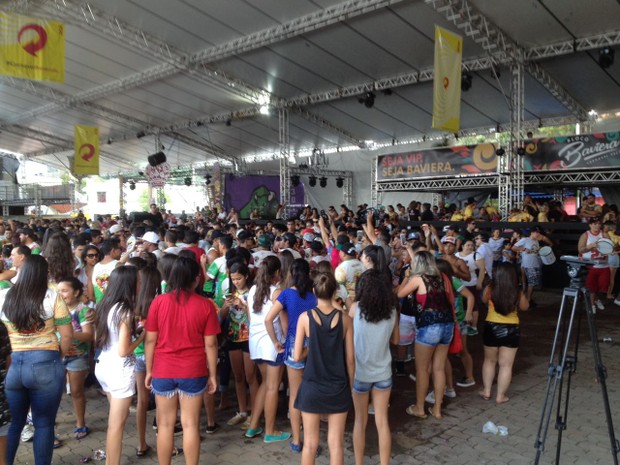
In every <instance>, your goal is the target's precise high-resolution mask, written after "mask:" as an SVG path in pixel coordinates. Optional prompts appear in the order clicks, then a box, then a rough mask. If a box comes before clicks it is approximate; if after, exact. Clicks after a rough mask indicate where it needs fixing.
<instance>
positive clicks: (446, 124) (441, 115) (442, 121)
mask: <svg viewBox="0 0 620 465" xmlns="http://www.w3.org/2000/svg"><path fill="white" fill-rule="evenodd" d="M462 54H463V38H462V37H461V36H458V35H456V34H453V33H451V32H450V31H447V30H446V29H443V28H441V27H439V26H435V72H434V80H433V127H434V128H435V129H441V130H443V131H449V132H458V131H459V129H460V126H461V121H460V115H461V60H462Z"/></svg>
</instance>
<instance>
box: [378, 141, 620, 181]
mask: <svg viewBox="0 0 620 465" xmlns="http://www.w3.org/2000/svg"><path fill="white" fill-rule="evenodd" d="M619 155H620V133H619V132H606V133H597V134H584V135H579V136H566V137H553V138H547V139H533V140H527V141H525V155H524V159H523V163H524V170H525V171H564V170H584V169H609V168H620V156H619ZM496 172H497V156H496V155H495V147H494V146H493V144H478V145H469V146H461V147H442V148H436V149H427V150H419V151H414V152H404V153H395V154H387V155H380V156H379V157H377V179H378V180H379V181H391V180H398V179H411V178H433V177H448V176H463V175H472V174H494V173H496Z"/></svg>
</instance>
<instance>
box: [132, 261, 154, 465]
mask: <svg viewBox="0 0 620 465" xmlns="http://www.w3.org/2000/svg"><path fill="white" fill-rule="evenodd" d="M138 278H139V286H138V295H137V299H136V320H137V322H138V328H137V329H138V331H140V330H143V327H144V324H145V323H146V320H147V318H148V316H149V308H150V306H151V303H152V302H153V299H155V297H156V296H158V295H159V294H161V274H160V273H159V271H158V270H157V268H153V267H148V266H147V267H144V268H142V269H141V270H140V271H138ZM134 354H135V356H136V391H137V392H138V400H137V402H136V429H137V430H138V448H137V449H136V457H144V455H146V453H147V452H148V451H149V449H150V447H149V445H148V444H147V443H146V414H147V412H148V409H149V398H150V395H149V391H148V389H147V388H146V385H145V384H144V380H145V378H146V362H145V357H144V344H140V345H139V346H138V347H136V350H135V351H134Z"/></svg>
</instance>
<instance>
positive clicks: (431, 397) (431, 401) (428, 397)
mask: <svg viewBox="0 0 620 465" xmlns="http://www.w3.org/2000/svg"><path fill="white" fill-rule="evenodd" d="M424 400H425V401H426V402H427V403H429V404H434V403H435V391H430V392H429V393H428V394H426V398H425V399H424Z"/></svg>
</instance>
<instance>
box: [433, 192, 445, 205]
mask: <svg viewBox="0 0 620 465" xmlns="http://www.w3.org/2000/svg"><path fill="white" fill-rule="evenodd" d="M443 198H444V196H443V194H442V193H441V192H433V197H432V200H431V202H432V203H433V205H437V206H438V207H439V206H441V205H443V203H444V200H443Z"/></svg>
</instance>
